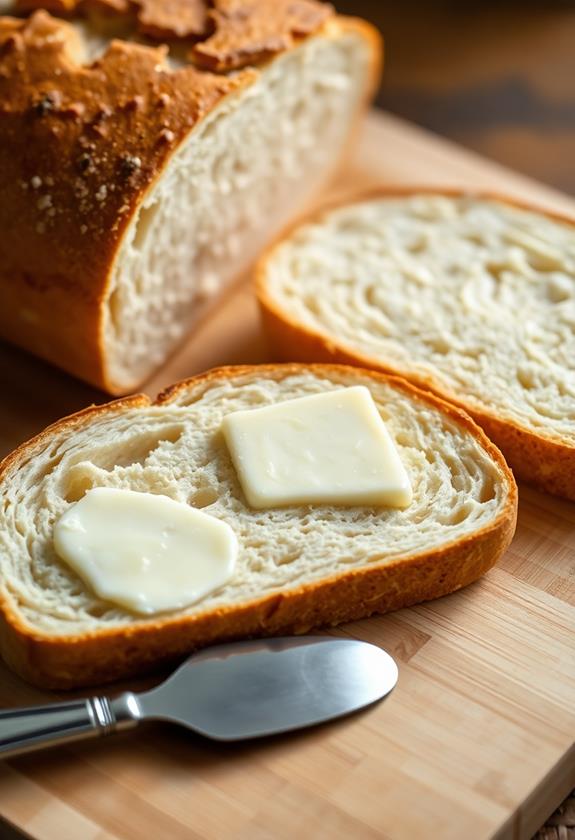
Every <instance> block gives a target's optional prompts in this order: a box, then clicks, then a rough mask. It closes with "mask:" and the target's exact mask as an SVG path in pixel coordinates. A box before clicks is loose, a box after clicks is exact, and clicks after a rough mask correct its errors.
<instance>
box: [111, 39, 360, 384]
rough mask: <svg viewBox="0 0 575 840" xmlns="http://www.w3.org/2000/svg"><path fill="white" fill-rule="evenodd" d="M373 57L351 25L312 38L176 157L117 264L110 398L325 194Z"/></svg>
mask: <svg viewBox="0 0 575 840" xmlns="http://www.w3.org/2000/svg"><path fill="white" fill-rule="evenodd" d="M373 50H374V45H373V44H372V43H370V41H369V40H368V39H366V37H365V32H364V31H363V29H362V28H361V27H359V28H356V27H354V26H353V25H351V24H350V25H349V26H348V27H347V28H346V27H343V28H342V27H335V28H333V29H332V30H331V31H328V32H327V33H326V35H322V36H320V37H317V38H311V39H309V40H307V41H305V42H304V43H303V44H301V45H300V46H298V47H296V48H295V49H293V50H292V51H290V52H288V53H286V54H285V55H282V56H280V57H279V58H276V59H275V60H274V61H272V62H271V63H270V64H268V66H267V67H266V68H265V69H263V70H262V72H261V74H260V76H259V78H258V80H257V81H255V82H254V84H252V85H250V86H248V87H247V88H245V89H243V90H240V91H239V92H237V93H234V94H231V95H229V96H228V97H227V98H226V99H225V100H224V102H223V103H222V104H220V105H219V106H218V107H216V108H215V109H214V110H213V111H212V112H211V113H210V114H209V115H208V116H207V117H206V118H205V119H204V120H203V121H202V122H201V123H200V124H199V125H198V126H197V127H196V128H195V129H194V131H193V132H192V133H191V134H190V135H189V137H188V138H187V139H186V141H185V142H184V143H183V144H182V146H181V147H180V148H179V149H178V150H177V151H176V153H175V154H174V155H173V157H172V158H171V160H170V162H169V163H168V165H167V167H166V170H165V171H164V173H163V174H162V177H161V178H160V179H159V180H158V182H157V183H156V184H155V185H154V187H153V188H152V189H151V190H150V191H149V193H148V194H147V196H146V197H145V198H144V200H143V202H142V204H141V206H140V207H139V209H138V211H137V213H136V216H135V218H134V220H133V222H132V223H131V225H130V227H129V228H128V230H127V231H126V234H125V236H124V239H123V243H122V245H121V247H120V250H119V252H118V255H117V258H116V260H115V264H114V270H113V273H112V276H111V280H110V284H109V288H108V292H107V296H106V299H105V302H104V310H103V342H104V347H103V355H104V358H105V359H106V371H105V381H106V387H107V389H108V390H109V391H111V392H112V393H125V392H126V391H129V390H132V389H133V388H135V387H137V386H138V385H139V384H141V383H142V382H143V381H144V380H145V379H147V378H148V377H149V376H150V375H151V373H152V372H153V371H154V370H155V369H156V368H157V367H158V366H159V365H160V364H161V362H162V361H163V360H164V359H165V358H166V356H167V355H168V354H169V353H170V352H171V351H172V350H173V348H174V347H175V346H176V345H177V344H178V343H179V342H180V341H181V340H182V338H183V336H184V335H185V334H186V333H187V332H188V331H189V329H190V328H191V327H192V326H193V324H194V323H196V322H197V321H198V319H199V318H200V317H201V316H202V315H203V313H204V312H205V310H206V306H207V305H209V303H210V302H211V301H213V299H214V298H216V297H217V296H218V295H219V294H221V292H222V291H223V290H224V289H225V288H226V287H227V286H228V285H229V284H230V282H231V281H232V280H233V279H234V278H237V277H239V276H240V275H241V273H242V272H243V271H245V270H246V269H247V268H248V266H249V265H250V263H251V262H252V261H253V260H254V259H255V257H256V256H257V254H258V252H259V251H260V250H261V248H262V247H263V245H265V243H266V242H267V241H269V239H270V238H271V237H272V236H273V235H274V234H276V233H277V232H278V231H279V230H280V229H281V228H282V227H283V226H284V225H285V224H286V223H287V222H288V220H289V219H290V218H291V217H293V215H294V213H296V212H297V210H298V209H299V208H301V207H302V206H305V204H306V203H307V202H309V200H310V199H311V198H312V197H313V196H314V195H315V194H316V193H317V192H318V191H319V188H320V187H321V186H322V185H323V184H324V182H325V180H326V178H327V176H328V175H329V174H331V169H332V167H333V166H334V164H335V162H336V161H337V160H338V159H339V158H340V157H341V155H342V152H343V150H344V147H345V145H346V143H347V141H348V139H349V132H350V126H351V125H353V123H354V122H355V120H356V119H357V113H358V108H359V106H360V104H361V103H362V102H363V101H364V99H365V96H366V91H367V90H368V88H369V86H370V77H371V75H372V74H373V66H374V51H373ZM326 150H328V151H326Z"/></svg>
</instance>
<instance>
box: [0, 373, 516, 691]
mask: <svg viewBox="0 0 575 840" xmlns="http://www.w3.org/2000/svg"><path fill="white" fill-rule="evenodd" d="M354 385H364V386H365V387H367V388H369V390H370V392H371V395H372V397H373V399H374V401H375V403H376V405H377V407H378V410H379V411H380V413H381V416H382V417H383V419H384V421H385V423H386V427H387V429H388V431H389V433H390V435H391V437H392V440H393V441H394V444H395V446H396V447H397V449H398V451H399V453H400V457H401V459H402V462H403V464H404V466H405V468H406V469H407V471H408V473H409V477H410V481H411V484H412V487H413V490H414V500H413V502H412V504H411V505H410V506H409V507H408V508H406V509H404V510H398V509H393V508H383V507H349V508H334V507H329V506H325V505H323V506H322V505H319V506H312V505H306V506H293V507H289V508H281V509H279V508H277V509H269V510H253V509H251V508H250V507H249V505H248V504H247V502H246V500H245V498H244V496H243V493H242V490H241V487H240V484H239V482H238V479H237V476H236V473H235V470H234V468H233V465H232V463H231V459H230V455H229V453H228V451H227V449H226V447H225V445H224V443H223V439H222V436H221V433H220V425H221V422H222V419H223V417H224V416H225V415H226V414H228V413H231V412H232V411H235V410H243V409H250V408H256V407H262V406H265V405H272V404H277V403H278V402H281V401H283V400H288V399H293V398H296V397H301V396H306V395H310V394H317V393H325V392H327V391H330V390H335V389H340V388H341V387H348V386H354ZM97 486H102V487H119V488H129V489H132V490H139V491H145V492H149V493H159V494H163V495H167V496H169V497H170V498H173V499H175V500H176V501H180V502H184V503H187V504H190V505H192V506H194V507H197V508H201V509H202V510H204V511H205V512H206V513H210V514H211V515H213V516H216V517H218V518H219V519H221V520H222V521H224V522H227V523H228V524H229V525H230V527H231V528H232V529H233V530H234V533H235V534H236V536H237V538H238V541H239V544H240V555H239V559H238V566H237V570H236V574H235V576H234V578H233V579H232V580H231V581H230V582H229V583H228V584H226V585H225V586H223V587H222V588H221V589H220V590H218V591H217V592H214V593H212V594H211V595H209V596H207V597H206V598H205V599H204V600H203V601H202V602H200V603H198V604H195V605H192V606H190V607H189V608H187V609H185V610H180V611H178V612H175V613H167V614H165V615H161V616H157V617H155V618H154V619H143V618H141V617H138V616H135V615H132V614H130V613H129V612H127V611H125V610H122V609H120V608H118V607H116V606H114V605H113V604H111V603H108V602H106V601H103V600H101V599H98V598H97V597H96V596H95V595H94V594H93V593H92V592H90V591H89V590H88V589H87V588H86V586H85V585H84V584H83V582H82V581H81V580H79V579H78V578H77V577H76V576H75V575H74V573H73V572H72V571H71V570H70V569H68V568H67V567H66V566H65V565H64V564H63V563H62V562H61V561H60V560H59V559H58V557H57V556H56V555H55V553H54V550H53V544H52V533H53V526H54V522H55V521H56V519H57V518H58V517H59V516H60V515H61V514H62V513H63V512H64V511H65V510H67V509H68V508H69V507H70V505H71V504H73V503H74V502H75V501H77V500H78V499H79V498H81V497H82V495H83V494H84V493H85V492H86V490H88V489H90V488H92V487H97ZM0 500H1V502H2V504H1V505H0V511H1V512H0V574H1V577H2V580H3V592H2V601H1V605H0V607H1V613H2V618H1V620H0V628H1V631H0V649H1V650H2V651H3V656H4V657H5V659H6V661H7V662H8V663H9V664H11V665H12V667H14V668H15V669H16V670H18V672H19V673H20V674H21V675H23V676H24V677H25V678H26V679H29V680H30V681H32V682H36V683H38V684H41V685H45V686H50V687H72V686H80V685H87V684H92V683H97V682H102V681H109V680H112V679H116V678H120V677H125V676H128V675H130V674H133V673H138V672H141V671H144V670H147V669H149V668H151V667H153V666H157V665H159V664H160V663H163V662H166V661H168V660H171V659H174V658H176V657H178V656H183V655H185V654H186V653H187V652H189V651H191V650H193V649H195V648H197V647H200V646H203V645H206V644H210V643H212V642H216V641H222V640H224V639H233V638H241V637H246V636H257V635H273V634H280V633H298V632H305V631H307V630H309V629H310V628H311V627H316V626H321V625H326V624H338V623H340V622H343V621H348V620H351V619H356V618H360V617H365V616H368V615H371V614H372V613H374V612H386V611H389V610H393V609H398V608H399V607H403V606H407V605H410V604H413V603H417V602H418V601H422V600H427V599H430V598H436V597H439V596H441V595H445V594H447V593H449V592H453V591H454V590H456V589H459V588H460V587H462V586H465V585H466V584H468V583H470V582H471V581H473V580H475V579H476V578H477V577H479V576H480V575H481V574H483V573H484V572H485V571H486V570H487V569H488V568H489V567H490V566H492V565H493V564H494V563H495V562H496V561H497V559H498V557H500V555H501V554H502V552H503V551H504V550H505V548H506V547H507V545H508V544H509V542H510V540H511V537H512V535H513V531H514V528H515V518H516V509H517V492H516V487H515V483H514V481H513V477H512V475H511V473H510V471H509V469H508V468H507V466H506V464H505V461H504V460H503V458H502V456H501V455H500V453H499V452H498V450H497V449H496V448H495V447H494V446H493V445H492V444H491V443H490V442H489V441H488V440H487V438H486V437H485V436H484V435H483V433H482V432H481V431H480V430H479V429H478V428H477V427H476V426H475V424H474V423H473V422H472V421H471V420H470V418H469V417H467V416H466V415H464V414H463V413H462V412H459V411H458V410H457V409H454V408H452V407H450V406H448V405H446V404H444V403H442V402H440V401H438V400H437V399H435V398H434V397H431V396H428V395H425V394H423V393H421V392H419V391H417V390H416V389H414V388H412V387H411V386H410V385H408V384H407V383H405V382H402V381H400V380H396V379H394V378H389V377H384V376H381V375H378V374H375V373H369V372H367V371H361V370H357V369H352V368H345V367H338V366H322V365H318V366H311V367H310V366H303V365H301V366H300V365H272V366H260V367H253V368H250V367H246V368H228V369H220V370H216V371H212V372H209V373H207V374H205V375H203V376H199V377H196V378H195V379H192V380H189V381H187V382H184V383H181V384H179V385H177V386H175V387H174V388H172V389H170V390H169V391H167V392H165V393H164V394H162V395H160V397H159V398H158V400H157V401H156V403H155V404H152V405H146V403H145V401H142V402H141V403H140V402H138V401H127V402H125V403H124V404H122V403H119V404H118V403H116V404H110V406H101V407H98V408H94V409H91V410H90V411H88V412H85V413H83V414H82V415H80V416H77V417H73V418H68V419H65V420H63V421H61V422H60V423H58V424H56V425H55V426H53V427H51V428H50V429H49V430H47V432H45V433H44V434H43V435H41V436H40V437H39V438H36V439H34V440H33V441H31V442H30V443H28V444H25V445H24V446H22V447H21V448H20V449H19V450H17V451H16V452H15V453H14V454H13V455H12V456H10V457H9V458H8V459H7V460H6V461H5V462H4V464H3V465H2V467H1V468H0Z"/></svg>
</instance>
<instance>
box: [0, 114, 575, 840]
mask: <svg viewBox="0 0 575 840" xmlns="http://www.w3.org/2000/svg"><path fill="white" fill-rule="evenodd" d="M375 183H393V184H402V183H414V184H417V183H419V184H440V183H449V184H456V185H464V186H469V187H490V188H497V189H502V190H504V191H506V192H508V193H510V194H513V195H517V196H521V197H524V198H531V199H535V200H537V201H539V202H543V203H545V204H546V205H547V206H550V207H556V208H558V209H562V210H564V211H567V212H573V210H574V208H573V205H572V203H571V202H570V201H569V200H568V199H567V198H565V197H563V196H561V195H559V194H558V193H554V192H553V191H552V190H550V189H546V188H543V187H540V186H539V185H536V184H535V183H533V182H530V181H528V180H527V179H525V178H523V177H521V176H517V175H514V174H512V173H508V172H506V171H505V170H503V169H501V168H500V167H497V166H494V165H492V164H488V163H486V162H485V161H482V160H481V159H479V158H477V157H475V156H474V155H472V154H469V153H466V152H463V151H461V150H459V149H457V148H456V147H454V146H452V145H450V144H448V143H445V142H444V141H440V140H438V139H437V138H434V137H432V136H430V135H427V134H425V133H424V132H422V131H420V130H418V129H415V128H413V127H412V126H409V125H407V124H405V123H402V122H401V121H399V120H397V119H395V118H392V117H389V116H385V115H375V114H374V115H373V116H371V117H370V119H369V121H368V123H367V125H366V128H365V131H364V133H363V135H362V137H361V138H360V142H359V144H358V147H357V150H356V152H355V155H354V158H353V160H352V161H350V163H349V166H348V168H347V170H346V172H345V173H344V174H343V175H342V177H341V178H340V180H339V182H338V183H337V184H336V185H335V187H334V191H333V193H332V194H334V193H335V194H338V195H341V194H345V193H350V192H354V191H356V190H358V189H361V188H364V187H368V186H373V185H374V184H375ZM265 358H266V354H265V347H264V345H263V343H262V340H261V337H260V334H259V330H258V317H257V310H256V306H255V303H254V300H253V297H252V295H251V291H250V289H249V285H247V284H245V283H244V284H240V285H239V286H238V287H237V288H236V289H235V291H234V292H233V293H231V294H230V295H229V296H228V298H227V299H226V300H225V301H224V302H223V303H222V304H221V306H220V307H219V308H218V310H217V311H216V312H215V313H214V314H213V315H212V317H210V318H209V319H207V320H206V321H205V322H204V323H203V324H202V326H201V328H200V329H199V331H198V332H197V333H196V335H195V336H194V338H193V339H192V340H190V342H189V343H188V344H187V345H186V346H185V347H183V348H182V349H181V351H180V352H179V353H178V354H177V355H176V356H175V357H174V358H173V359H172V360H170V362H169V363H168V364H167V365H166V367H165V368H164V369H163V370H162V371H161V373H160V374H159V375H158V376H157V377H155V379H154V380H153V381H152V382H151V383H149V386H148V391H149V393H152V394H154V393H156V392H157V390H159V389H160V388H161V387H163V386H164V385H166V384H168V383H169V382H171V381H173V380H175V379H177V378H181V377H183V376H187V375H191V374H193V373H195V372H197V371H199V370H201V369H204V368H206V367H209V366H213V365H215V364H221V363H230V362H257V361H263V360H264V359H265ZM0 392H1V393H2V394H3V400H2V407H1V410H0V448H1V449H2V451H3V452H5V451H7V450H8V449H10V448H12V447H13V446H14V445H16V444H17V443H18V442H20V441H21V440H23V439H24V438H26V437H28V436H29V435H31V434H33V433H34V432H36V431H38V430H39V429H40V428H42V427H43V426H44V425H45V424H46V423H48V422H51V421H52V420H54V419H56V418H57V417H58V416H60V415H61V414H63V413H65V412H67V411H72V410H74V409H77V408H81V407H82V406H84V405H86V404H87V403H89V402H91V401H103V399H104V397H103V396H102V395H101V394H99V393H98V392H95V391H92V390H90V389H88V388H86V387H84V386H82V385H80V384H78V383H76V382H74V381H73V380H71V379H70V378H69V377H67V376H65V375H64V374H61V373H59V372H57V371H55V370H52V369H51V368H48V367H47V366H45V365H43V364H42V363H40V362H38V361H36V360H34V359H32V358H30V357H28V356H26V355H25V354H23V353H20V352H18V351H16V350H12V349H11V348H8V347H6V346H3V347H0ZM574 568H575V505H572V504H570V503H567V502H562V501H560V500H557V499H553V498H551V497H546V496H543V495H541V494H538V493H536V492H535V491H533V490H530V489H529V488H525V487H522V488H521V499H520V511H519V524H518V530H517V535H516V538H515V540H514V542H513V544H512V546H511V548H510V550H509V551H508V552H507V554H506V555H505V557H504V558H503V560H502V561H501V562H500V564H499V565H498V566H497V567H496V568H495V569H493V570H492V571H491V572H490V573H489V574H488V575H486V576H485V577H484V578H483V579H482V580H481V581H479V582H478V583H476V584H474V585H472V586H470V587H468V588H467V589H465V590H463V591H462V592H459V593H457V594H455V595H452V596H449V597H447V598H443V599H440V600H437V601H434V602H431V603H429V604H425V605H421V606H418V607H415V608H412V609H408V610H402V611H400V612H398V613H395V614H393V615H389V616H382V617H378V618H372V619H369V620H366V621H360V622H355V623H353V624H350V625H347V626H345V627H343V628H341V629H340V630H338V631H337V632H338V633H341V634H347V635H350V636H353V637H356V638H362V639H367V640H369V641H373V642H376V643H378V644H381V645H382V646H384V647H385V648H386V649H388V650H389V651H390V652H391V653H392V654H393V655H394V656H395V657H396V658H397V660H398V662H399V663H400V681H399V684H398V686H397V688H396V689H395V691H394V692H393V693H392V695H391V696H390V697H389V698H388V699H386V700H385V701H384V702H383V703H381V704H379V705H377V706H375V707H374V708H372V709H369V710H368V711H366V712H363V713H361V714H359V715H357V716H355V717H352V718H349V719H347V720H344V721H339V722H337V723H333V724H330V725H327V726H324V727H322V728H319V729H316V730H310V731H308V732H302V733H298V734H295V735H292V736H289V737H280V738H275V739H272V740H269V741H267V742H260V743H253V744H244V745H228V746H222V745H217V744H210V743H207V742H205V741H202V740H201V739H200V738H197V737H194V736H193V735H190V734H189V733H186V732H183V731H180V730H178V729H176V728H170V727H167V726H166V727H153V728H152V727H150V728H147V729H145V730H142V732H141V733H140V734H130V735H125V736H118V737H117V738H115V739H109V740H108V741H101V742H94V743H87V744H85V745H78V746H76V747H73V748H72V747H68V748H67V749H63V750H60V751H58V752H50V753H44V754H38V755H33V756H26V757H22V758H20V759H16V760H13V761H10V762H7V763H5V764H3V765H1V766H0V816H1V817H3V818H4V820H6V821H7V823H10V824H11V825H12V826H13V827H16V828H17V829H19V830H21V831H22V832H25V833H28V834H29V835H31V836H33V837H34V838H38V840H67V838H70V840H76V839H77V838H89V840H92V839H93V840H114V838H118V840H119V839H120V838H122V840H131V838H133V840H143V838H146V840H147V838H150V837H169V838H214V840H216V838H217V840H221V839H222V838H232V837H233V838H242V840H244V838H245V840H264V838H274V839H275V838H278V839H279V840H283V838H286V840H288V838H289V840H291V838H294V837H314V840H315V838H326V840H327V838H330V839H331V838H338V837H342V838H343V837H346V838H347V837H353V838H354V840H355V838H361V840H364V838H366V840H369V839H370V838H391V839H392V840H404V839H405V840H412V838H420V837H430V838H436V837H437V838H442V840H460V838H462V837H465V838H466V840H487V838H493V837H497V838H501V840H527V838H529V837H531V836H532V834H533V832H534V831H535V830H536V829H537V828H538V827H539V826H540V825H541V824H542V823H543V821H544V819H545V818H546V817H547V815H548V814H550V813H551V812H552V811H553V809H554V808H555V807H556V806H557V805H558V804H559V802H560V801H561V800H562V798H564V797H565V796H566V794H567V793H568V792H569V790H570V788H572V787H573V785H574V784H575V747H574V743H573V733H574V732H575V653H574V644H573V639H574V633H575V574H574ZM134 687H137V686H134ZM45 699H46V695H44V694H42V693H41V692H39V691H38V690H36V689H33V688H31V687H29V686H25V685H24V684H23V683H21V682H20V681H19V680H18V679H17V678H16V677H14V676H12V675H11V674H9V673H8V672H7V671H4V670H0V704H1V705H5V706H9V705H17V704H24V703H33V702H40V701H41V700H45ZM1 833H2V827H1V826H0V836H1Z"/></svg>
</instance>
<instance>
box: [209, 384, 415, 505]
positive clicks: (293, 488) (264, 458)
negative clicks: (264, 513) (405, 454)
mask: <svg viewBox="0 0 575 840" xmlns="http://www.w3.org/2000/svg"><path fill="white" fill-rule="evenodd" d="M222 431H223V434H224V437H225V440H226V443H227V446H228V449H229V451H230V455H231V458H232V461H233V464H234V467H235V469H236V472H237V474H238V477H239V480H240V483H241V486H242V489H243V491H244V494H245V496H246V498H247V500H248V503H249V504H250V505H251V507H254V508H268V507H277V506H282V505H304V504H318V505H322V504H330V505H332V504H333V505H387V506H393V507H405V506H407V505H408V504H409V503H410V502H411V499H412V491H411V485H410V483H409V478H408V476H407V473H406V471H405V468H404V466H403V464H402V462H401V459H400V457H399V454H398V452H397V449H396V448H395V445H394V443H393V440H392V439H391V436H390V434H389V432H388V431H387V428H386V427H385V423H384V422H383V420H382V419H381V417H380V415H379V412H378V410H377V407H376V405H375V403H374V402H373V399H372V397H371V394H370V392H369V390H368V389H367V388H365V387H363V386H361V385H360V386H355V387H352V388H342V389H338V390H336V391H328V392H326V393H322V394H314V395H312V396H309V397H301V398H298V399H295V400H287V401H285V402H282V403H279V404H278V405H271V406H266V407H265V408H256V409H253V410H251V411H236V412H234V413H232V414H228V415H227V416H226V417H225V418H224V420H223V422H222Z"/></svg>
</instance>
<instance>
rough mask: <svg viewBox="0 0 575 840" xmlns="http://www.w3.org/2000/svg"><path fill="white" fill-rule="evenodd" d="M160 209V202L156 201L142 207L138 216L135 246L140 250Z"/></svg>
mask: <svg viewBox="0 0 575 840" xmlns="http://www.w3.org/2000/svg"><path fill="white" fill-rule="evenodd" d="M159 209H160V202H159V201H156V202H155V203H154V204H151V205H150V206H149V207H142V209H141V210H140V213H139V216H138V222H137V224H136V233H135V236H134V241H133V247H134V248H137V249H138V250H139V249H140V248H142V246H143V245H144V243H145V242H146V239H147V237H148V232H149V230H150V227H151V226H152V224H153V221H154V218H155V217H156V215H157V214H158V211H159Z"/></svg>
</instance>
